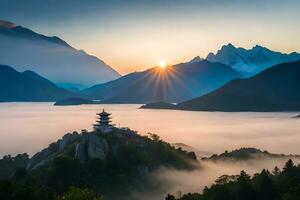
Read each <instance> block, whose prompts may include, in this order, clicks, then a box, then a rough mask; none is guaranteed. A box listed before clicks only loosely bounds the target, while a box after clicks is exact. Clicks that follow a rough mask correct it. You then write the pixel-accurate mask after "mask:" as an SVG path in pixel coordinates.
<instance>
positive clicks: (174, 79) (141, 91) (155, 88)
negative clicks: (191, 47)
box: [81, 58, 241, 103]
mask: <svg viewBox="0 0 300 200" xmlns="http://www.w3.org/2000/svg"><path fill="white" fill-rule="evenodd" d="M239 77H241V75H240V74H239V73H238V72H236V71H235V70H233V69H232V68H231V67H229V66H227V65H224V64H221V63H211V62H209V61H207V60H201V59H198V58H196V59H193V60H192V61H190V62H187V63H181V64H177V65H173V66H169V67H167V68H166V69H161V68H159V67H154V68H151V69H149V70H146V71H143V72H136V73H131V74H128V75H126V76H123V77H121V78H119V79H117V80H114V81H110V82H108V83H104V84H99V85H95V86H93V87H91V88H88V89H86V90H83V91H82V92H81V94H82V95H85V96H87V97H89V98H91V99H98V100H102V102H105V103H148V102H155V101H165V102H179V101H183V100H187V99H191V98H194V97H197V96H200V95H203V94H206V93H208V92H211V91H213V90H215V89H217V88H219V87H221V86H222V85H224V84H225V83H227V82H228V81H230V80H233V79H236V78H239Z"/></svg>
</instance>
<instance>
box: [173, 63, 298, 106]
mask: <svg viewBox="0 0 300 200" xmlns="http://www.w3.org/2000/svg"><path fill="white" fill-rule="evenodd" d="M299 91H300V61H298V62H293V63H284V64H280V65H276V66H274V67H272V68H269V69H267V70H265V71H263V72H261V73H259V74H258V75H256V76H254V77H252V78H249V79H244V80H234V81H231V82H229V83H228V84H226V85H225V86H224V87H222V88H220V89H218V90H216V91H214V92H211V93H209V94H207V95H204V96H202V97H199V98H196V99H192V100H189V101H186V102H182V103H180V104H178V106H177V108H178V109H184V110H205V111H296V110H297V111H299V110H300V93H299Z"/></svg>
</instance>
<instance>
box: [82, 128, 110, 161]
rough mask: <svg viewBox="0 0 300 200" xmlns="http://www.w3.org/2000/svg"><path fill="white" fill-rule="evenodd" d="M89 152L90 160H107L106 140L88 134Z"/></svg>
mask: <svg viewBox="0 0 300 200" xmlns="http://www.w3.org/2000/svg"><path fill="white" fill-rule="evenodd" d="M87 152H88V157H89V159H101V160H105V158H106V156H105V155H106V153H107V152H108V144H107V142H106V140H104V139H102V138H100V137H98V136H96V135H93V134H88V137H87Z"/></svg>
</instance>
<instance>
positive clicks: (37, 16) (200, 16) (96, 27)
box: [0, 0, 300, 74]
mask: <svg viewBox="0 0 300 200" xmlns="http://www.w3.org/2000/svg"><path fill="white" fill-rule="evenodd" d="M299 6H300V3H299V2H298V1H296V0H288V1H282V0H275V1H270V0H267V1H262V0H255V1H251V2H249V1H242V0H229V1H220V0H214V1H208V0H201V1H194V0H189V1H177V0H176V1H135V0H132V1H128V2H124V1H118V0H116V1H111V2H106V1H89V2H86V1H78V0H75V1H72V2H70V0H66V1H57V0H54V1H52V2H51V3H44V2H40V1H37V0H30V1H26V2H23V1H22V2H20V1H17V0H11V1H7V0H0V19H3V20H8V21H11V22H14V23H16V24H19V25H21V26H24V27H28V28H30V29H32V30H34V31H36V32H38V33H42V34H45V35H50V36H52V35H56V36H59V37H61V38H62V39H63V40H65V41H67V42H68V43H69V44H71V45H72V46H74V47H75V48H77V49H83V50H85V51H86V52H88V53H89V54H92V55H95V56H97V57H99V58H100V59H102V60H104V61H105V62H106V63H107V64H109V65H111V66H112V67H113V68H115V69H116V70H117V71H119V72H120V73H122V74H127V73H130V72H133V71H141V70H144V69H147V68H149V67H153V66H155V65H156V64H157V62H159V61H160V60H165V61H166V62H167V63H170V64H176V63H180V62H184V61H187V60H190V59H192V58H193V57H195V56H197V55H199V56H200V57H206V55H207V54H208V53H209V52H216V51H217V50H218V49H219V48H220V47H221V46H222V45H224V44H227V43H232V44H234V45H236V46H240V47H245V48H251V47H252V46H254V45H256V44H259V45H262V46H266V47H268V48H270V49H272V50H274V51H281V52H285V53H288V52H293V51H300V39H299V37H298V35H299V34H300V28H299V27H298V16H299V15H298V9H299ZM279 27H280V28H279ZM124 38H126V39H124Z"/></svg>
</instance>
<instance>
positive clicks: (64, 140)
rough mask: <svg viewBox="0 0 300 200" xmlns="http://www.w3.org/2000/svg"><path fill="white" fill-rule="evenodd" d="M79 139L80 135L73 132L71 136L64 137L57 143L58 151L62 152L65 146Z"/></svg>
mask: <svg viewBox="0 0 300 200" xmlns="http://www.w3.org/2000/svg"><path fill="white" fill-rule="evenodd" d="M79 137H80V135H79V134H78V133H77V132H73V134H70V133H68V134H66V135H64V136H63V138H62V140H61V141H60V143H59V150H60V151H62V150H63V149H64V148H65V146H66V145H68V144H71V143H73V142H74V141H75V140H77V139H78V138H79Z"/></svg>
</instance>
